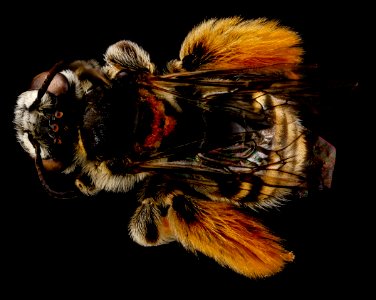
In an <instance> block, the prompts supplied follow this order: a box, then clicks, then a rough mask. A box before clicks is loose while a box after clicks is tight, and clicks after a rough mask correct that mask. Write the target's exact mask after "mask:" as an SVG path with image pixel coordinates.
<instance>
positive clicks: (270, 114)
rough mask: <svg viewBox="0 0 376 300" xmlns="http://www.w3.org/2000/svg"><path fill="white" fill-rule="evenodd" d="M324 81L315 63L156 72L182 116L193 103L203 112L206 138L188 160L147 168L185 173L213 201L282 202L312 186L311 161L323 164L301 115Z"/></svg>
mask: <svg viewBox="0 0 376 300" xmlns="http://www.w3.org/2000/svg"><path fill="white" fill-rule="evenodd" d="M318 84H319V82H318V81H317V80H316V77H315V68H314V67H313V66H304V67H302V66H299V67H296V66H295V65H289V64H283V65H274V66H268V67H262V68H242V69H221V70H204V71H194V72H181V73H174V74H167V75H163V76H160V77H155V78H154V79H153V80H152V85H153V88H154V91H155V92H156V94H159V95H160V98H161V99H169V100H168V101H169V102H170V103H173V105H174V106H175V107H179V108H181V110H182V114H185V113H186V111H191V110H190V109H187V107H194V108H195V109H197V110H198V111H200V112H201V113H202V115H203V119H204V123H205V125H204V128H203V129H202V130H203V131H204V132H205V135H204V137H203V138H202V139H201V140H197V141H192V143H197V144H198V143H199V144H200V147H197V148H196V152H193V153H192V152H190V156H189V157H184V158H183V159H179V160H176V159H169V160H167V161H163V162H161V161H158V162H156V161H151V162H146V163H144V164H143V165H142V167H144V168H147V169H149V170H154V171H157V170H162V169H163V170H164V171H165V172H170V174H173V177H174V180H177V178H179V176H177V175H179V174H181V177H182V179H181V180H185V181H186V180H190V182H191V184H192V185H194V186H195V189H196V190H197V191H199V192H201V193H203V194H205V196H206V197H209V198H210V199H212V200H219V201H223V200H225V201H232V202H234V203H237V204H241V205H247V206H251V207H260V206H261V207H265V206H272V205H276V204H278V203H279V202H280V201H281V200H283V199H284V198H285V196H287V195H288V194H291V192H292V191H293V190H295V189H298V190H300V189H306V188H307V187H308V186H309V184H310V183H309V181H308V172H310V170H309V168H308V166H310V165H311V164H312V161H314V160H316V161H317V162H318V161H319V160H318V159H314V154H313V153H312V151H311V143H313V144H312V145H314V144H315V143H316V138H313V137H312V136H313V134H312V132H311V131H310V130H309V129H307V128H306V127H305V126H304V121H305V120H304V118H303V117H304V116H305V114H306V111H308V110H309V109H311V107H314V104H313V102H314V101H316V100H317V99H318V98H319V88H318V87H319V85H318ZM188 119H190V118H188ZM192 119H193V116H192ZM192 119H191V121H192ZM186 125H187V126H188V125H189V124H186ZM185 142H187V141H185ZM322 142H323V140H321V145H323V143H322ZM186 144H187V145H188V144H190V142H187V143H186ZM181 148H184V147H182V145H177V147H175V148H170V149H169V150H168V151H166V152H161V153H158V155H157V156H159V158H160V157H163V156H164V155H166V157H168V156H169V153H173V152H174V151H176V152H178V151H180V149H181ZM315 149H316V150H317V149H319V148H315ZM321 149H323V148H321ZM327 149H329V150H328V151H329V152H330V153H332V154H333V153H335V149H334V148H330V147H328V148H327ZM331 157H332V158H333V155H331ZM334 157H335V156H334ZM154 158H155V157H154ZM323 160H325V158H321V159H320V163H321V162H322V161H323ZM187 174H189V175H187ZM328 174H329V175H328ZM330 174H331V172H330V171H329V172H326V175H325V176H329V177H330V176H331V175H330ZM325 180H326V182H327V183H328V182H330V178H326V179H325ZM195 182H196V183H195ZM234 187H236V188H234Z"/></svg>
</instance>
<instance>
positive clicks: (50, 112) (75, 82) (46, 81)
mask: <svg viewBox="0 0 376 300" xmlns="http://www.w3.org/2000/svg"><path fill="white" fill-rule="evenodd" d="M303 54H304V51H303V48H302V40H301V38H300V36H299V34H298V33H297V32H295V31H294V30H292V29H290V28H289V27H286V26H282V25H280V23H279V22H278V21H276V20H269V19H266V18H257V19H243V18H241V17H236V16H235V17H227V18H212V19H207V20H204V21H202V23H200V24H198V25H196V26H195V27H194V28H193V29H192V30H191V31H190V32H189V33H188V35H187V36H186V38H185V39H184V41H183V42H182V45H181V49H180V53H179V58H178V59H173V60H171V61H169V62H168V63H167V64H166V66H165V69H164V70H162V71H159V70H157V67H156V65H155V64H154V63H153V62H152V61H151V59H150V55H149V53H148V52H146V51H145V50H144V49H143V48H142V47H141V46H139V45H138V44H136V43H134V42H132V41H129V40H121V41H118V42H116V43H114V44H112V45H110V46H109V47H108V48H107V49H106V51H105V53H104V59H103V62H99V61H97V60H75V61H71V62H59V63H57V64H56V65H54V66H53V67H52V68H51V69H50V70H48V71H46V72H43V73H41V74H39V75H37V76H35V77H34V79H33V80H32V83H31V85H30V88H29V89H28V90H27V91H25V92H23V93H21V94H20V95H19V97H18V99H17V103H16V105H15V110H14V120H13V121H14V126H15V131H16V136H17V140H18V142H19V143H20V145H21V146H22V147H23V149H24V150H25V152H27V153H28V154H29V155H30V157H31V158H33V159H34V160H35V167H36V170H37V173H38V175H39V178H40V181H41V184H42V185H43V186H44V188H45V189H46V191H47V192H48V193H49V194H51V195H52V196H53V197H60V198H70V197H76V196H78V195H85V196H94V195H96V194H98V193H100V192H115V193H124V194H126V193H128V192H129V191H131V190H132V191H133V190H136V191H137V193H136V194H137V197H136V200H135V201H137V206H136V207H137V208H136V209H135V211H134V214H133V215H132V217H131V218H130V220H129V227H128V228H129V235H130V237H131V238H132V239H133V240H134V241H135V242H136V243H138V244H140V245H143V246H158V245H162V244H166V243H169V242H172V241H176V242H179V243H180V244H181V245H182V246H183V247H184V248H185V249H187V250H188V251H192V252H193V253H197V252H199V253H202V254H204V255H206V256H208V257H210V258H212V259H214V260H215V261H216V262H217V263H219V264H220V265H222V266H224V267H228V268H230V269H232V270H233V271H235V272H237V273H239V274H242V275H244V276H246V277H249V278H261V277H267V276H271V275H274V274H276V273H278V272H280V271H281V270H282V269H283V268H284V266H285V265H286V264H287V263H289V262H291V261H293V260H294V254H293V253H292V252H291V251H289V250H287V249H285V247H284V245H283V241H282V239H281V238H280V237H278V236H276V235H275V234H274V233H273V232H271V230H269V229H268V228H267V227H266V226H264V225H263V224H262V222H260V220H259V218H258V216H257V214H258V212H259V211H260V210H265V209H273V208H275V207H278V206H280V205H282V204H283V203H284V202H285V201H286V200H288V199H290V198H293V197H295V196H298V197H301V196H303V195H305V193H306V191H308V190H310V189H311V188H329V187H330V185H331V180H332V173H333V169H334V164H335V154H336V149H335V147H334V146H333V145H331V144H330V143H329V142H327V141H326V140H325V139H323V138H322V137H320V136H317V135H316V134H315V133H314V132H312V130H310V128H309V127H307V126H306V125H305V119H304V117H305V115H306V114H305V109H306V107H309V105H306V104H307V103H309V102H310V101H311V100H312V99H314V97H315V94H316V93H317V90H316V89H315V86H314V85H312V81H310V79H309V73H310V71H311V69H310V68H305V67H302V66H303V63H302V60H303ZM53 174H58V175H59V176H61V177H59V182H60V180H61V181H62V182H63V181H64V182H66V185H65V186H64V187H65V189H59V188H58V183H56V182H54V180H52V178H54V177H53Z"/></svg>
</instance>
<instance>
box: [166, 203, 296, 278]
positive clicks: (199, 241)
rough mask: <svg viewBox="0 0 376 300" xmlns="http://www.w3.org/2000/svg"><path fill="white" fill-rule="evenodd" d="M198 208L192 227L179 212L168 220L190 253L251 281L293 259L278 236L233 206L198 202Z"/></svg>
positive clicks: (196, 205)
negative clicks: (205, 256)
mask: <svg viewBox="0 0 376 300" xmlns="http://www.w3.org/2000/svg"><path fill="white" fill-rule="evenodd" d="M195 207H196V209H197V211H198V213H199V215H198V216H197V219H196V221H195V222H193V223H191V224H187V223H186V222H185V221H184V220H183V219H182V218H179V215H178V214H176V213H171V215H170V216H169V217H168V223H169V226H170V229H171V230H172V232H173V234H174V236H175V238H176V239H177V240H178V241H179V242H180V243H182V245H184V247H185V248H186V249H187V250H191V251H193V252H195V251H199V252H202V253H203V254H205V255H207V256H209V257H211V258H213V259H214V260H215V261H217V262H218V263H219V264H220V265H222V266H227V267H229V268H231V269H233V270H234V271H236V272H238V273H240V274H242V275H245V276H247V277H250V278H260V277H267V276H270V275H273V274H275V273H277V272H279V271H281V270H282V269H283V267H284V265H285V264H286V263H287V262H290V261H292V260H293V259H294V255H293V253H292V252H289V251H287V250H285V249H284V248H283V247H282V246H281V244H280V239H279V238H278V237H276V236H274V235H272V234H271V233H270V232H268V230H267V229H266V228H265V227H263V226H262V225H261V224H259V223H258V222H257V221H256V220H254V219H252V218H251V217H250V216H248V215H245V214H243V213H241V212H240V211H238V210H236V209H235V208H234V207H233V206H231V205H228V204H226V203H220V202H210V201H195Z"/></svg>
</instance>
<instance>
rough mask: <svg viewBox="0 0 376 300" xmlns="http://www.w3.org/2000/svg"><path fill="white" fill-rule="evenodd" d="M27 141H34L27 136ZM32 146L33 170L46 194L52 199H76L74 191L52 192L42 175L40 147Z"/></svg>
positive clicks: (37, 145)
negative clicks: (33, 151)
mask: <svg viewBox="0 0 376 300" xmlns="http://www.w3.org/2000/svg"><path fill="white" fill-rule="evenodd" d="M29 139H31V141H34V139H33V138H32V137H31V135H30V134H29ZM33 145H34V148H35V154H36V155H35V168H36V170H37V173H38V177H39V180H40V182H41V184H42V186H43V188H44V189H45V190H46V191H47V192H48V194H49V195H50V196H52V197H54V198H60V199H72V198H76V197H77V196H78V194H77V192H76V191H66V192H59V191H55V190H53V189H52V188H51V187H50V186H49V185H48V183H47V181H46V180H45V177H44V175H43V173H44V167H43V162H42V158H41V155H40V147H39V144H38V143H37V142H35V141H34V142H33Z"/></svg>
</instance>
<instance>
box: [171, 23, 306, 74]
mask: <svg viewBox="0 0 376 300" xmlns="http://www.w3.org/2000/svg"><path fill="white" fill-rule="evenodd" d="M300 44H301V39H300V37H299V35H298V34H297V33H296V32H294V31H292V30H290V29H289V28H287V27H284V26H281V25H279V23H278V21H274V20H267V19H265V18H258V19H254V20H243V19H241V18H240V17H231V18H224V19H209V20H207V21H204V22H202V23H201V24H199V25H198V26H196V27H195V28H193V30H192V31H191V32H190V33H189V34H188V35H187V37H186V38H185V40H184V41H183V43H182V47H181V50H180V55H179V56H180V61H176V60H175V61H172V62H171V63H170V67H169V69H170V70H174V71H175V70H179V69H180V70H182V69H185V67H184V58H186V57H189V56H191V57H192V56H197V57H199V59H200V63H199V66H198V67H197V68H195V70H205V69H221V68H241V67H263V66H269V65H274V64H285V63H292V64H297V63H300V62H301V60H302V58H301V56H302V54H303V49H302V48H301V47H300Z"/></svg>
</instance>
